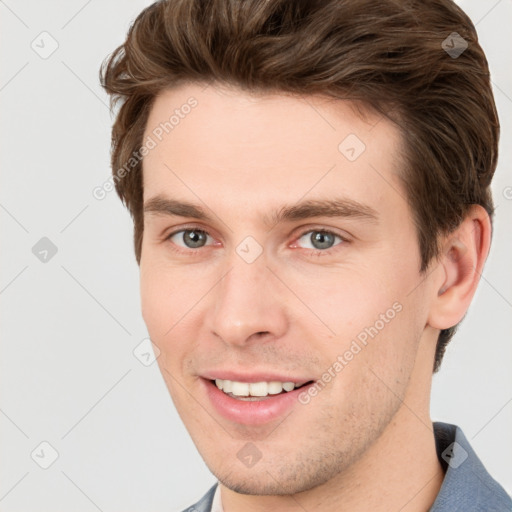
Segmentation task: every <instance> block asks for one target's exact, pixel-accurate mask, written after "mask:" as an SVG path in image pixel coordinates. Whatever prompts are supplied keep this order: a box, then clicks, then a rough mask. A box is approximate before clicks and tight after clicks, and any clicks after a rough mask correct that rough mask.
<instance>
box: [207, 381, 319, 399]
mask: <svg viewBox="0 0 512 512" xmlns="http://www.w3.org/2000/svg"><path fill="white" fill-rule="evenodd" d="M211 382H212V384H214V385H215V386H216V387H217V389H219V390H220V391H222V392H223V393H224V394H226V395H227V396H229V397H231V398H234V399H235V400H242V401H251V402H254V401H259V400H265V399H268V398H270V397H272V396H277V395H282V394H285V393H290V392H291V391H294V390H295V389H300V388H302V387H303V386H306V385H308V384H311V383H312V382H313V381H307V382H291V381H288V382H281V381H276V380H273V381H268V382H267V381H261V382H241V381H236V380H229V379H215V380H211Z"/></svg>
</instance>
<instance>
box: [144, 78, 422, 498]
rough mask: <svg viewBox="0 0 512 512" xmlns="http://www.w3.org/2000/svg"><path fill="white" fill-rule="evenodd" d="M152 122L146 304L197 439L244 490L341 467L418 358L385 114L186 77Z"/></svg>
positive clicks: (286, 487) (303, 482)
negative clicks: (194, 81) (190, 104)
mask: <svg viewBox="0 0 512 512" xmlns="http://www.w3.org/2000/svg"><path fill="white" fill-rule="evenodd" d="M190 97H194V98H195V100H196V101H197V105H196V106H194V107H193V108H185V107H182V106H183V105H185V104H186V103H187V100H188V99H189V98H190ZM176 109H178V114H177V115H176V116H175V118H174V120H173V124H174V127H171V129H170V128H169V125H168V126H167V130H168V132H169V133H167V134H166V133H165V130H164V131H163V134H162V127H161V126H160V129H159V130H158V127H159V125H160V123H164V122H165V121H168V120H169V118H170V117H171V116H172V115H173V114H175V110H176ZM178 118H179V121H176V119H178ZM155 129H156V131H155ZM155 133H156V134H157V136H155ZM148 136H150V137H151V138H152V139H153V140H154V141H155V142H157V145H156V147H154V148H153V149H151V150H150V151H149V154H148V155H147V156H146V157H145V159H144V171H143V173H144V202H145V205H146V208H147V210H146V212H145V214H144V220H145V222H144V237H143V243H142V257H141V262H140V266H141V293H142V308H143V316H144V319H145V322H146V324H147V327H148V330H149V334H150V336H151V339H152V341H153V342H154V343H155V344H156V345H157V346H158V347H159V349H160V351H161V355H160V357H159V358H158V364H159V365H160V369H161V371H162V374H163V377H164V379H165V381H166V383H167V386H168V388H169V391H170V394H171V396H172V399H173V401H174V403H175V405H176V408H177V410H178V412H179V414H180V416H181V418H182V420H183V422H184V424H185V426H186V427H187V429H188V431H189V433H190V435H191V437H192V439H193V440H194V442H195V444H196V446H197V448H198V450H199V452H200V453H201V455H202V456H203V458H204V459H205V461H206V463H207V465H208V466H209V468H210V469H211V471H212V472H213V473H214V474H215V475H216V476H217V477H218V478H219V480H221V482H223V483H224V484H225V485H226V486H228V487H230V488H232V489H235V490H237V491H239V492H245V493H251V494H290V493H295V492H299V491H303V490H307V489H309V488H312V487H314V486H317V485H320V484H322V483H324V482H326V481H328V480H330V479H331V478H332V477H334V476H335V475H337V474H339V473H340V472H342V471H344V470H348V468H350V467H351V466H353V465H354V464H357V461H359V460H361V459H362V458H363V457H364V454H365V453H367V452H368V450H370V449H372V446H373V445H374V444H375V442H376V441H377V440H378V439H379V437H380V436H381V434H382V433H383V432H385V431H386V429H388V428H390V425H392V423H393V422H392V421H391V420H392V419H393V418H395V419H396V418H399V417H400V411H402V409H403V407H404V406H403V400H404V397H407V396H410V395H411V393H412V394H414V393H416V394H415V395H414V396H417V393H418V390H419V389H420V388H421V389H423V387H422V386H423V385H422V384H418V382H419V381H418V379H416V377H415V375H416V374H422V375H426V374H429V373H430V369H431V367H432V360H427V361H423V360H422V361H421V362H420V363H418V361H417V359H416V355H417V353H418V349H419V347H421V341H422V339H423V338H424V329H425V325H426V323H427V316H428V296H429V293H430V292H429V286H430V285H429V280H428V279H426V280H424V279H423V276H422V275H420V273H419V268H420V254H419V247H418V243H417V237H416V231H415V228H414V225H413V221H412V218H411V211H410V208H409V207H408V205H407V203H406V201H405V199H404V198H405V192H404V190H403V187H402V186H401V184H400V181H399V178H398V173H399V172H401V164H400V161H399V158H398V154H399V151H400V147H399V145H400V136H399V133H398V131H397V129H396V128H395V127H394V126H393V125H392V124H391V123H390V122H389V121H388V120H387V119H384V118H380V117H378V116H376V115H371V114H367V115H366V116H365V118H364V120H363V119H362V117H361V115H360V114H358V113H357V111H356V110H355V109H353V108H352V107H351V106H350V104H348V103H346V102H339V101H338V102H336V103H333V102H331V103H329V102H328V101H327V100H326V99H325V98H324V99H321V98H319V97H306V98H301V99H299V98H296V97H293V98H292V97H290V96H285V95H275V96H266V97H254V96H250V95H248V94H246V93H242V92H240V91H237V90H235V89H233V90H229V91H228V90H225V89H220V88H218V87H214V86H213V85H210V86H209V87H207V88H204V85H201V86H200V85H186V86H181V87H180V88H177V89H174V90H172V91H166V92H165V93H162V94H161V95H160V96H159V97H158V98H157V100H156V102H155V104H154V106H153V108H152V111H151V114H150V117H149V120H148V124H147V128H146V133H145V136H144V140H146V138H147V137H148ZM159 138H160V139H162V140H161V141H159V140H158V139H159ZM179 203H186V204H187V205H193V206H194V207H195V208H189V207H187V206H184V205H183V204H181V205H180V204H179ZM201 212H202V214H201ZM419 359H420V358H418V360H419ZM421 359H424V358H421ZM426 368H428V370H425V369H426ZM215 379H218V380H219V384H221V385H224V387H227V389H228V390H231V393H230V394H226V393H225V392H224V391H221V390H220V389H218V387H217V386H216V384H215V381H214V380H215ZM226 380H227V381H231V383H230V382H228V383H226V382H221V381H226ZM317 381H319V382H317ZM284 382H291V383H293V384H295V385H302V384H304V383H307V384H306V385H305V386H304V387H301V388H300V389H299V388H297V389H294V390H293V391H290V392H288V391H286V390H282V385H281V384H282V383H284ZM315 382H317V383H316V384H314V383H315ZM256 383H260V384H257V385H253V386H250V384H256ZM269 383H270V384H269ZM308 383H309V384H308ZM290 387H291V386H290ZM413 387H415V389H412V388H413ZM285 388H286V389H287V388H288V385H285ZM425 389H426V388H425ZM315 390H316V391H315ZM233 393H234V394H236V395H237V396H238V397H237V396H234V394H233ZM249 393H253V394H255V395H266V396H256V397H253V398H252V399H251V398H249V397H248V396H247V395H248V394H249ZM269 393H270V394H269Z"/></svg>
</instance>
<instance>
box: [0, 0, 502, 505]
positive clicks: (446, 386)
mask: <svg viewBox="0 0 512 512" xmlns="http://www.w3.org/2000/svg"><path fill="white" fill-rule="evenodd" d="M149 3H150V2H149V1H143V0H130V1H126V0H125V1H121V0H104V1H101V2H100V1H99V0H89V1H85V0H73V1H67V2H64V1H57V0H52V1H44V2H43V1H35V0H33V1H28V0H19V1H15V0H5V1H0V16H1V18H0V19H1V29H0V39H1V46H0V48H1V52H2V65H1V68H0V101H1V117H0V123H1V138H0V140H1V148H0V158H1V169H2V176H1V179H2V182H1V189H0V222H1V229H2V238H3V243H2V255H1V262H0V271H1V274H0V300H1V308H2V310H1V311H2V339H1V342H2V345H1V358H0V379H1V382H0V384H1V387H0V389H1V395H0V398H1V402H0V439H1V444H0V449H1V451H0V511H2V512H7V511H9V512H14V511H19V512H22V511H23V512H27V511H31V512H43V511H45V512H46V511H47V512H50V511H55V510H73V511H74V512H82V511H83V512H89V511H91V512H94V511H95V510H101V511H104V512H107V511H109V512H117V511H149V510H152V511H162V512H163V511H172V510H181V508H184V507H185V506H187V505H190V504H192V503H193V502H195V500H196V499H197V498H199V497H200V496H201V495H202V494H203V493H204V492H205V491H206V490H207V489H208V488H209V486H210V485H211V484H213V483H214V481H215V479H214V477H213V476H212V475H211V474H210V473H209V472H208V471H207V469H206V467H205V465H204V463H203V462H202V460H201V458H200V457H199V455H198V454H197V453H196V450H195V448H194V446H193V444H192V442H191V441H190V439H189V437H188V435H187V433H186V431H185V429H184V427H183V426H182V424H181V421H180V419H179V418H178V416H177V414H176V412H175V410H174V407H173V405H172V402H171V400H170V398H169V395H168V392H167V389H166V387H165V385H164V382H163V379H162V377H161V376H160V373H159V371H158V368H157V366H156V364H153V365H151V366H149V367H146V366H144V365H143V364H141V362H140V361H139V360H138V359H136V358H135V357H134V354H133V350H134V349H135V347H136V346H137V345H138V344H139V343H140V342H141V341H142V340H143V339H144V338H145V337H146V336H147V332H146V329H145V326H144V324H143V322H142V319H141V315H140V312H139V307H140V304H139V297H138V294H139V290H138V267H137V265H136V263H135V258H134V255H133V250H132V226H131V220H130V218H129V215H128V213H127V212H126V211H125V210H124V209H123V207H122V205H121V203H120V201H119V200H118V198H117V196H116V195H115V193H114V192H111V193H110V194H108V195H107V197H106V198H105V199H104V200H102V201H98V200H96V199H95V198H94V197H93V195H92V190H93V188H94V187H96V186H98V185H101V184H102V183H103V182H104V181H105V180H106V179H107V178H108V176H109V173H110V170H109V143H110V126H111V121H112V120H111V117H110V114H109V111H108V108H107V107H108V102H107V98H106V95H105V94H104V93H103V91H102V90H101V89H100V86H99V82H98V69H99V66H100V63H101V61H102V60H103V59H104V58H105V57H106V55H107V54H108V53H110V52H111V51H113V50H114V48H115V47H116V46H117V45H118V44H120V43H121V42H122V41H123V40H124V36H125V34H126V31H127V29H128V27H129V24H130V23H131V21H132V20H133V19H134V17H135V16H136V15H137V14H138V12H139V11H140V10H141V9H142V8H143V7H145V6H146V5H149ZM460 3H461V5H462V6H463V8H464V9H465V10H466V11H467V12H468V14H469V15H470V16H471V17H472V19H473V21H474V23H475V24H476V25H477V29H478V31H479V34H480V38H481V43H482V45H483V47H484V49H485V50H486V51H487V55H488V58H489V61H490V65H491V70H492V80H493V83H494V87H495V95H496V101H497V104H498V109H499V112H500V117H501V123H502V143H501V157H500V164H499V167H498V171H497V175H496V179H495V182H494V187H493V189H494V193H495V200H496V205H497V217H496V224H495V234H494V240H493V247H492V251H491V255H490V258H489V260H488V263H487V266H486V268H485V272H484V274H483V279H482V281H481V283H480V287H479V290H478V293H477V297H476V299H475V301H474V303H473V305H472V307H471V309H470V311H469V314H468V316H467V318H466V320H465V322H464V324H463V326H462V328H461V329H460V331H459V333H458V334H457V336H456V338H455V339H454V341H453V342H452V344H451V345H450V346H449V349H448V353H447V355H446V358H445V362H444V364H443V367H442V370H441V373H440V374H438V375H437V376H436V377H435V379H434V387H433V396H432V415H433V418H434V419H435V420H443V421H448V422H453V423H456V424H458V425H460V426H461V427H462V428H463V429H464V431H465V433H466V435H467V437H468V438H469V439H470V440H471V442H472V444H473V446H474V448H475V449H476V451H477V453H478V454H479V455H480V457H481V459H482V460H483V462H484V463H485V465H486V466H487V468H488V470H489V471H490V472H491V474H492V475H493V476H494V477H495V478H497V479H498V480H499V481H500V482H501V483H502V484H503V485H504V486H505V488H506V489H507V491H508V492H509V493H512V471H511V459H512V436H511V432H512V376H511V371H510V370H511V361H512V343H511V342H510V341H511V339H512V337H511V335H512V324H511V321H510V320H511V311H512V279H511V274H512V270H511V266H510V261H511V255H512V237H511V236H510V226H511V225H512V224H511V223H512V173H511V157H512V150H511V145H510V140H512V138H511V137H512V126H511V121H512V99H511V98H512V74H511V66H510V57H509V54H510V48H511V47H512V36H511V30H510V21H511V20H512V2H511V1H510V0H501V1H491V2H487V1H482V0H471V1H470V0H467V1H463V2H460ZM44 31H46V32H48V33H49V34H50V36H48V35H40V34H41V33H42V32H44ZM53 40H55V41H56V42H57V43H58V48H57V49H56V51H55V52H54V53H53V54H52V55H50V56H49V57H48V58H42V57H41V56H40V54H44V52H49V51H50V50H51V49H52V44H55V43H54V42H53ZM31 44H32V45H33V46H34V47H35V48H36V49H37V52H39V54H38V53H37V52H36V51H35V50H34V49H33V48H32V47H31ZM44 56H46V55H44ZM506 141H508V144H507V142H506ZM42 237H47V238H49V239H50V240H51V241H52V242H53V244H55V246H56V247H57V253H56V254H55V255H54V256H53V257H50V256H51V252H50V253H48V255H47V256H46V257H47V259H48V261H47V262H42V261H40V260H39V259H38V258H37V257H36V256H35V255H34V254H33V252H32V248H33V247H34V245H35V244H36V243H37V242H38V241H39V240H40V239H41V238H42ZM43 249H44V247H43ZM43 249H41V248H39V250H43ZM36 252H37V251H36ZM44 255H45V254H44V252H43V253H41V254H39V256H40V257H43V256H44ZM43 441H46V442H48V443H49V444H50V445H51V446H52V447H53V449H55V450H56V451H57V452H58V458H57V460H56V461H55V462H54V463H53V464H52V465H51V466H50V467H49V468H48V469H42V468H41V467H40V466H39V465H38V464H44V463H48V462H50V461H51V448H49V447H48V446H45V445H42V446H40V443H41V442H43ZM34 450H35V451H34ZM31 454H33V455H32V456H31ZM36 461H37V463H36ZM406 463H407V461H406V460H404V464H406Z"/></svg>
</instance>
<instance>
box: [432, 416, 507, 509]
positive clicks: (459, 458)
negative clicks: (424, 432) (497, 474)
mask: <svg viewBox="0 0 512 512" xmlns="http://www.w3.org/2000/svg"><path fill="white" fill-rule="evenodd" d="M434 433H435V438H436V447H437V455H438V457H439V461H440V463H441V465H442V466H443V467H444V468H445V471H446V473H445V477H444V480H443V484H442V486H441V490H440V491H439V494H438V496H437V498H436V500H435V502H434V504H433V505H432V508H431V509H430V512H445V511H446V512H448V511H450V512H456V511H461V512H462V511H464V512H465V511H468V510H471V511H474V512H484V511H485V512H512V500H511V499H510V497H509V496H508V494H507V493H506V492H505V490H504V489H503V487H501V485H500V484H499V483H498V482H496V480H494V479H493V478H492V477H491V475H490V474H489V473H488V472H487V470H486V469H485V467H484V465H483V464H482V462H481V461H480V459H479V458H478V456H477V454H476V453H475V451H474V450H473V448H472V447H471V445H470V444H469V441H468V440H467V439H466V436H465V435H464V433H463V432H462V430H461V429H460V428H459V427H457V426H456V425H449V424H447V423H434Z"/></svg>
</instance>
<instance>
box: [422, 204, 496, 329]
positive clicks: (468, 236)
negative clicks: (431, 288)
mask: <svg viewBox="0 0 512 512" xmlns="http://www.w3.org/2000/svg"><path fill="white" fill-rule="evenodd" d="M490 239H491V223H490V218H489V215H488V213H487V212H486V211H485V209H484V208H483V207H481V206H479V205H473V206H472V207H471V209H470V210H469V212H468V214H467V215H466V217H465V219H464V221H463V222H462V223H461V224H460V225H459V227H458V228H457V229H456V230H455V231H453V232H452V233H450V235H449V236H447V237H446V239H445V241H444V243H443V251H442V253H441V256H440V258H439V260H438V262H437V265H438V267H439V271H438V272H437V274H438V275H439V276H440V277H439V281H440V283H439V284H438V285H437V290H436V296H434V297H433V302H432V307H431V310H430V314H429V318H428V324H429V325H430V326H431V327H434V328H436V329H448V328H449V327H453V326H454V325H456V324H457V323H459V322H460V321H461V320H462V318H463V317H464V315H465V314H466V311H467V309H468V308H469V305H470V303H471V300H472V299H473V296H474V294H475V292H476V288H477V286H478V282H479V280H480V276H481V274H482V270H483V267H484V263H485V260H486V258H487V255H488V252H489V246H490Z"/></svg>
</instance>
